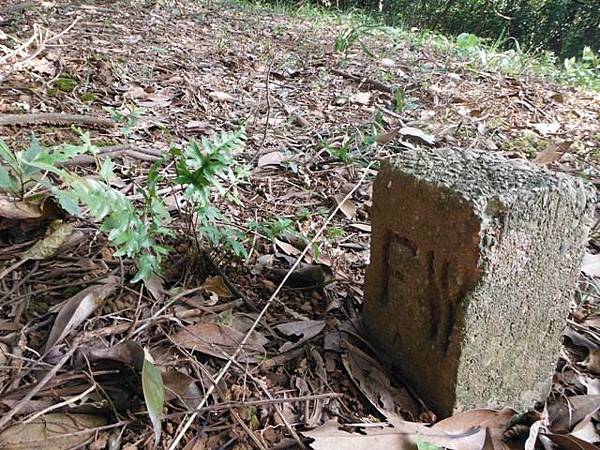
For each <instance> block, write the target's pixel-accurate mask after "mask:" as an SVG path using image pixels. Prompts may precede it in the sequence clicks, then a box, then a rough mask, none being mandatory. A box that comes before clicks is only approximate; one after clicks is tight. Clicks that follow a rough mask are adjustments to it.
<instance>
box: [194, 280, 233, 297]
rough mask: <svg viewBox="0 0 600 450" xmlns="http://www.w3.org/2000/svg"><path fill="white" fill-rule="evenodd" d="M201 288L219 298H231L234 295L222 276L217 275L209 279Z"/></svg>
mask: <svg viewBox="0 0 600 450" xmlns="http://www.w3.org/2000/svg"><path fill="white" fill-rule="evenodd" d="M200 287H201V288H203V289H205V290H207V291H209V292H213V293H214V294H215V295H217V296H218V297H219V298H231V297H233V294H232V293H231V291H230V290H229V288H228V287H227V284H225V280H224V279H223V277H222V276H221V275H216V276H214V277H208V278H207V279H206V280H204V283H202V285H201V286H200Z"/></svg>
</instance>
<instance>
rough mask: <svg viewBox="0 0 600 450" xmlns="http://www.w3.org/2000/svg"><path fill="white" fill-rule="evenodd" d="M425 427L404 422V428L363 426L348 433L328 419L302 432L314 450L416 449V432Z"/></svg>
mask: <svg viewBox="0 0 600 450" xmlns="http://www.w3.org/2000/svg"><path fill="white" fill-rule="evenodd" d="M424 428H425V427H424V426H423V425H421V424H417V423H406V426H405V428H403V429H400V428H398V427H394V428H391V427H386V428H373V427H368V428H365V429H364V431H363V433H364V434H363V433H350V432H348V431H344V430H341V429H340V424H339V423H338V422H336V421H335V420H330V421H329V422H326V423H325V424H324V425H321V426H320V427H318V428H315V429H314V430H311V431H305V432H303V433H302V434H303V435H305V436H308V437H309V438H311V439H314V442H312V443H311V444H310V446H311V448H313V449H315V450H332V449H335V450H374V449H385V450H417V439H416V438H417V433H419V431H422V430H423V429H424Z"/></svg>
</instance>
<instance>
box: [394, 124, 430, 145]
mask: <svg viewBox="0 0 600 450" xmlns="http://www.w3.org/2000/svg"><path fill="white" fill-rule="evenodd" d="M398 132H399V133H400V134H401V135H402V136H408V137H411V138H414V139H416V140H418V141H421V142H422V143H424V144H427V145H433V144H435V138H434V137H433V136H432V135H431V134H429V133H426V132H425V131H423V130H419V129H418V128H414V127H402V128H400V130H398Z"/></svg>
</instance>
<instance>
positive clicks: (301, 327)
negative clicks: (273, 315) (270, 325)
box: [275, 320, 326, 352]
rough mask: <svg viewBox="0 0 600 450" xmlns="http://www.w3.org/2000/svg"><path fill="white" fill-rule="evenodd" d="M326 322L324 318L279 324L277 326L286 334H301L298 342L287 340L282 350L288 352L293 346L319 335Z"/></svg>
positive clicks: (280, 349)
mask: <svg viewBox="0 0 600 450" xmlns="http://www.w3.org/2000/svg"><path fill="white" fill-rule="evenodd" d="M325 324H326V322H325V321H324V320H299V321H296V322H288V323H282V324H279V325H277V326H276V327H275V328H277V330H279V332H281V333H283V334H285V335H286V336H299V337H300V339H299V340H297V341H296V342H286V343H284V344H283V345H282V346H281V347H280V348H279V351H280V352H287V351H289V350H291V349H293V348H296V347H298V346H299V345H302V344H303V343H304V342H306V341H308V340H309V339H312V338H313V337H315V336H317V335H318V334H319V333H320V332H321V331H322V330H323V328H325Z"/></svg>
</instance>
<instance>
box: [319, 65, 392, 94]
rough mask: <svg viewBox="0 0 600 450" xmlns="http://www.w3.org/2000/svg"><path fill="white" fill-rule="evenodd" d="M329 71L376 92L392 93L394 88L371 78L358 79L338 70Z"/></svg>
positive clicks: (358, 77)
mask: <svg viewBox="0 0 600 450" xmlns="http://www.w3.org/2000/svg"><path fill="white" fill-rule="evenodd" d="M329 71H330V72H331V73H333V74H335V75H339V76H341V77H344V78H347V79H349V80H352V81H356V82H357V83H362V84H366V85H369V86H371V87H372V88H374V89H376V90H378V91H381V92H385V93H387V94H393V93H394V88H392V87H390V86H388V85H387V84H383V83H382V82H381V81H377V80H373V79H371V78H365V77H360V76H358V75H354V74H351V73H348V72H344V71H342V70H338V69H329Z"/></svg>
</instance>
